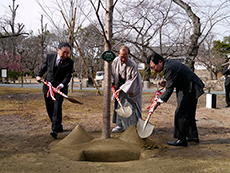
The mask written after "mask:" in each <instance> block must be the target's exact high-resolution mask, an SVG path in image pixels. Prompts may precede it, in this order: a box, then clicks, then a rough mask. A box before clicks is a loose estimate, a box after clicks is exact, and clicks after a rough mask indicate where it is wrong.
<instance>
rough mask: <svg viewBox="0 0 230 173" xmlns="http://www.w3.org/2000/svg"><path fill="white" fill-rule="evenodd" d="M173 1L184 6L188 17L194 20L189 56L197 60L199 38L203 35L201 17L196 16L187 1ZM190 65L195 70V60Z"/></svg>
mask: <svg viewBox="0 0 230 173" xmlns="http://www.w3.org/2000/svg"><path fill="white" fill-rule="evenodd" d="M173 2H175V3H176V4H177V5H179V6H180V7H182V8H183V9H184V10H185V11H186V13H187V15H188V17H189V18H190V19H191V20H192V23H193V34H192V35H191V36H190V40H191V43H190V45H189V49H188V52H187V55H188V56H189V57H191V58H192V59H193V60H195V58H196V56H197V53H198V50H199V45H198V39H199V37H200V36H201V32H200V27H201V23H200V18H199V17H198V16H196V14H195V13H193V11H192V9H191V7H190V6H189V5H188V4H186V3H185V2H183V1H182V0H173ZM189 66H190V68H191V69H192V70H193V71H194V62H193V61H191V62H190V63H189Z"/></svg>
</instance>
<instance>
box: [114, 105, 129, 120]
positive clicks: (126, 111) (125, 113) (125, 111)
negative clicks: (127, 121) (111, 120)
mask: <svg viewBox="0 0 230 173" xmlns="http://www.w3.org/2000/svg"><path fill="white" fill-rule="evenodd" d="M122 108H123V109H122ZM115 111H116V112H117V113H118V115H120V116H122V117H125V118H128V117H130V116H131V114H132V109H131V107H130V106H123V107H120V108H118V109H115Z"/></svg>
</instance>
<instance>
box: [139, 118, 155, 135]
mask: <svg viewBox="0 0 230 173" xmlns="http://www.w3.org/2000/svg"><path fill="white" fill-rule="evenodd" d="M144 124H145V121H144V120H142V119H141V118H139V120H138V122H137V133H138V135H139V136H140V137H141V138H147V137H149V136H150V135H151V134H152V132H153V129H154V127H155V126H154V125H153V124H151V123H149V122H148V123H147V125H146V126H145V127H144Z"/></svg>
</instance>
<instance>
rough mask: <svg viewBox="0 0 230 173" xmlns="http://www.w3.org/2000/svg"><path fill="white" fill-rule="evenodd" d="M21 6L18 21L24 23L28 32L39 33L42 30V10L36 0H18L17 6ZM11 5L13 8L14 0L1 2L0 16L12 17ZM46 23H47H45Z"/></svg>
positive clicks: (0, 0)
mask: <svg viewBox="0 0 230 173" xmlns="http://www.w3.org/2000/svg"><path fill="white" fill-rule="evenodd" d="M17 4H19V7H18V9H17V11H16V12H17V14H16V15H17V16H16V21H17V23H23V24H24V25H25V29H26V30H33V31H34V32H37V31H38V29H40V19H41V11H42V10H41V8H40V6H39V5H38V4H37V2H36V1H35V0H16V1H15V5H17ZM9 5H11V6H12V0H0V16H1V17H3V16H4V15H8V16H9V15H11V12H10V8H9ZM44 23H45V22H44Z"/></svg>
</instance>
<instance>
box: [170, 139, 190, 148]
mask: <svg viewBox="0 0 230 173" xmlns="http://www.w3.org/2000/svg"><path fill="white" fill-rule="evenodd" d="M168 144H169V145H173V146H184V147H187V146H188V143H187V141H182V140H180V139H177V140H175V141H168Z"/></svg>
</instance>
